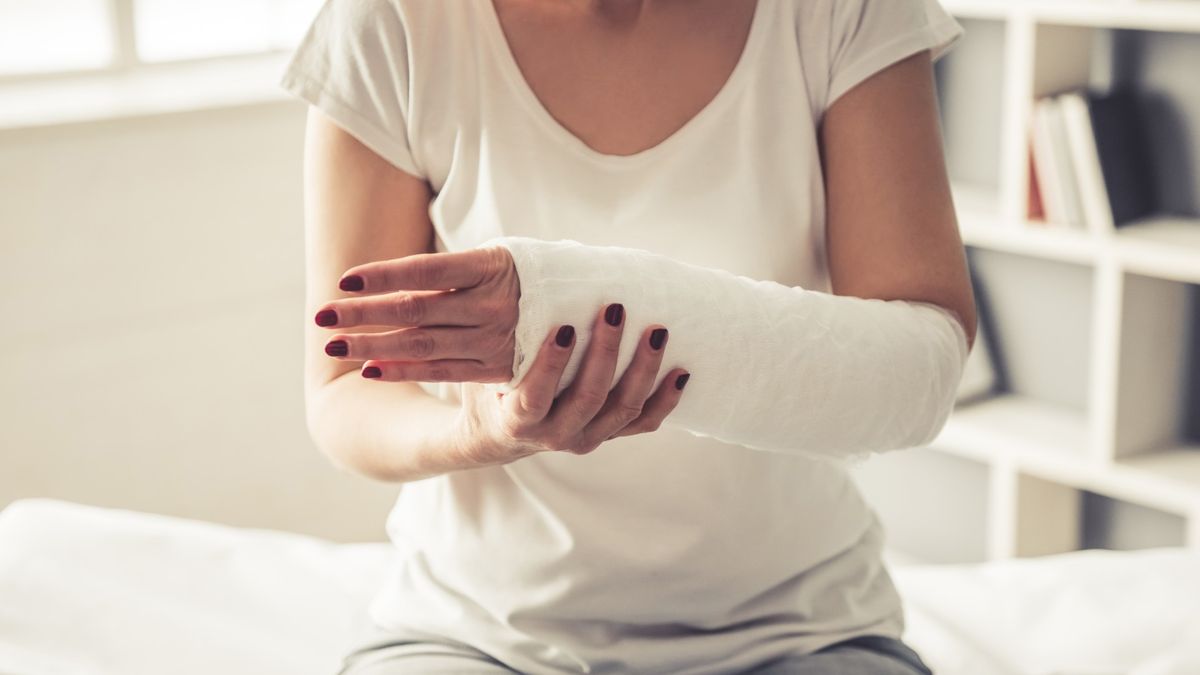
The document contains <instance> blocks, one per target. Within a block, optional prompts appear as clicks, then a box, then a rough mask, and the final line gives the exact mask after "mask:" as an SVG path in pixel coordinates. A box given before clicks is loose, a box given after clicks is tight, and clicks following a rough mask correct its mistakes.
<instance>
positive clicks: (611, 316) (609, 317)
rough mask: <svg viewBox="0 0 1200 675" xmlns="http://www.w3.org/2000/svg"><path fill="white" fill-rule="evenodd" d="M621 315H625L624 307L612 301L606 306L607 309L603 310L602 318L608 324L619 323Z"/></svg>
mask: <svg viewBox="0 0 1200 675" xmlns="http://www.w3.org/2000/svg"><path fill="white" fill-rule="evenodd" d="M623 316H625V308H624V307H623V306H621V303H619V302H614V303H613V304H611V305H609V306H608V309H606V310H604V320H605V321H607V322H608V325H610V326H618V325H620V324H621V317H623Z"/></svg>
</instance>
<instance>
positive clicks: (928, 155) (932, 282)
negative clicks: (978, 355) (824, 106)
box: [820, 51, 976, 345]
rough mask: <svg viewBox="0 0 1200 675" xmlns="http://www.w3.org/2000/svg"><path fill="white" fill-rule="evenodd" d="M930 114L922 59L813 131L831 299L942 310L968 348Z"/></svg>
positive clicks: (959, 263)
mask: <svg viewBox="0 0 1200 675" xmlns="http://www.w3.org/2000/svg"><path fill="white" fill-rule="evenodd" d="M881 111H882V112H881ZM937 114H938V113H937V102H936V95H935V91H934V82H933V68H932V64H931V63H930V58H929V52H928V51H922V52H919V53H917V54H914V55H913V56H910V57H908V58H906V59H904V60H901V61H898V62H897V63H895V64H894V65H892V66H891V67H889V68H886V69H884V70H882V71H880V72H879V73H878V74H876V75H875V76H873V77H871V78H870V79H868V80H866V81H865V82H863V83H862V84H861V85H859V86H857V87H855V88H854V89H851V90H850V91H848V92H846V93H845V94H844V95H843V96H841V97H840V98H839V99H838V100H837V101H835V102H834V103H833V105H831V106H830V107H829V110H828V111H827V112H826V114H825V118H824V120H823V121H822V124H821V128H820V141H821V162H822V166H823V168H824V172H825V194H826V204H827V206H826V209H827V212H826V213H827V215H826V219H827V225H826V242H827V247H828V256H829V273H830V277H831V280H832V283H833V292H834V294H836V295H848V296H854V297H859V298H880V299H882V300H893V299H904V300H917V301H925V302H930V303H933V304H936V305H939V306H941V307H944V308H946V309H947V310H950V311H951V312H953V313H954V314H955V316H956V317H957V318H958V320H959V322H960V323H961V324H963V327H964V328H965V330H966V333H967V342H968V344H970V345H974V342H975V326H976V312H975V299H974V295H973V294H972V292H971V282H970V277H969V275H968V273H967V263H966V257H965V255H964V253H963V244H962V240H961V238H960V237H959V233H958V222H957V219H956V217H955V214H954V204H953V201H952V199H951V196H950V181H949V179H948V178H947V176H946V162H945V158H944V157H943V153H942V141H941V133H940V130H939V128H938V116H937Z"/></svg>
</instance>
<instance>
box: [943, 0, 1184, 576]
mask: <svg viewBox="0 0 1200 675" xmlns="http://www.w3.org/2000/svg"><path fill="white" fill-rule="evenodd" d="M942 4H943V6H945V7H946V8H947V9H948V10H950V12H951V13H952V14H954V15H955V16H957V17H958V18H960V20H964V24H968V25H967V36H966V37H965V38H964V44H965V43H966V42H967V41H970V40H972V33H973V32H977V33H978V34H980V35H984V36H992V37H985V38H983V39H985V40H992V41H993V42H992V43H990V44H988V45H984V46H980V45H978V44H976V45H972V46H967V47H965V49H966V50H974V51H971V52H970V53H972V54H973V56H972V57H971V58H978V54H979V51H980V50H988V49H991V50H993V51H994V52H995V57H996V59H998V60H999V61H1000V65H999V68H998V72H999V73H1000V76H999V78H998V79H999V81H996V82H986V81H985V82H975V81H971V84H970V87H971V88H972V90H974V88H975V87H982V89H981V90H980V91H982V92H983V95H984V98H985V99H987V97H991V98H990V100H985V102H984V103H982V104H979V103H976V104H975V105H983V106H985V108H986V109H988V110H997V111H998V119H999V123H998V126H997V127H996V128H981V129H979V130H978V136H979V137H980V138H981V140H979V141H978V142H979V143H984V144H986V143H989V142H992V140H991V138H996V139H998V140H996V141H995V143H996V145H995V146H994V164H995V166H994V167H987V166H985V167H982V169H981V168H980V167H979V166H968V167H965V168H962V167H959V170H958V171H957V172H956V168H955V167H954V166H952V167H951V174H952V178H953V179H954V182H955V184H954V195H955V204H956V207H957V210H958V214H959V224H960V228H961V232H962V236H963V241H964V243H965V244H967V246H968V250H969V251H971V252H975V251H978V252H980V253H979V255H980V256H991V257H992V258H989V259H999V260H1013V261H1017V262H1015V263H1013V266H1014V267H1016V268H1019V269H1025V268H1024V267H1021V266H1022V265H1035V266H1041V267H1040V268H1036V269H1049V270H1059V269H1061V270H1064V271H1063V274H1064V275H1066V277H1068V278H1071V279H1076V280H1078V279H1079V278H1080V276H1081V275H1086V278H1087V280H1088V281H1087V282H1086V284H1080V283H1076V282H1072V283H1071V284H1068V283H1058V282H1055V283H1053V284H1051V283H1047V284H1045V291H1044V292H1045V293H1046V294H1047V295H1052V294H1054V293H1056V292H1059V290H1060V289H1066V290H1063V292H1071V293H1074V295H1073V296H1072V298H1070V299H1066V300H1064V301H1063V306H1068V307H1069V306H1071V305H1072V304H1086V306H1085V307H1082V308H1080V311H1079V312H1078V315H1077V316H1076V315H1071V317H1068V318H1064V319H1063V321H1064V322H1066V323H1064V324H1063V325H1062V326H1055V325H1046V326H1035V325H1029V326H1024V325H1022V326H1021V327H1020V329H1019V330H1022V331H1026V334H1027V335H1033V337H1031V338H1029V339H1028V340H1025V341H1024V342H1023V347H1022V348H1023V349H1025V351H1026V353H1028V352H1030V350H1033V349H1037V348H1040V347H1030V346H1029V345H1031V344H1035V343H1036V341H1037V340H1041V344H1042V345H1043V347H1044V348H1045V349H1049V350H1053V349H1061V344H1056V341H1060V340H1065V341H1071V340H1080V341H1081V344H1079V345H1078V346H1077V347H1078V354H1079V355H1080V358H1081V359H1083V360H1082V361H1080V362H1081V363H1086V366H1084V367H1081V368H1078V369H1076V368H1072V367H1071V366H1070V364H1069V361H1070V359H1064V363H1065V365H1064V366H1063V371H1062V373H1061V377H1062V378H1063V379H1064V380H1067V381H1064V382H1058V383H1055V377H1056V371H1053V363H1051V367H1050V369H1051V371H1052V372H1050V373H1047V374H1045V375H1044V380H1043V381H1044V382H1050V383H1051V384H1053V385H1054V386H1051V385H1037V386H1034V385H1027V384H1024V383H1020V385H1019V386H1017V385H1013V386H1011V387H1010V388H1006V389H1005V390H1004V392H1003V393H1000V394H997V395H996V396H993V397H991V398H988V399H986V400H983V401H978V402H974V403H964V404H961V405H960V406H959V407H958V408H956V410H955V411H954V413H953V414H952V416H951V418H950V420H949V422H948V423H947V425H946V428H945V430H944V431H943V433H942V434H941V435H940V437H939V438H938V439H937V441H936V442H935V443H934V444H933V446H932V447H933V448H934V449H935V450H936V451H937V452H939V453H946V454H949V455H952V456H954V457H956V458H960V459H967V460H971V461H973V462H977V463H979V464H981V465H982V466H984V467H986V469H987V471H986V475H987V478H986V481H985V482H986V485H985V486H983V489H985V490H986V491H987V499H986V504H987V508H986V511H987V513H986V517H985V519H986V523H984V526H985V530H986V536H985V541H986V544H985V548H986V551H985V556H986V557H987V558H992V559H998V558H1008V557H1014V556H1026V555H1039V554H1044V553H1054V552H1060V551H1068V550H1074V549H1077V548H1080V547H1081V546H1082V541H1083V533H1082V528H1083V525H1082V519H1083V513H1082V511H1081V509H1082V507H1081V503H1082V501H1083V499H1082V494H1083V492H1084V491H1086V492H1089V493H1092V494H1094V495H1101V496H1103V497H1105V498H1108V499H1112V500H1115V501H1118V502H1123V503H1128V504H1134V505H1138V506H1142V507H1147V508H1149V509H1154V510H1156V511H1159V512H1162V513H1164V514H1168V515H1171V516H1177V517H1179V518H1181V519H1182V521H1183V523H1184V534H1183V541H1181V542H1180V543H1182V544H1185V545H1187V546H1189V547H1192V548H1196V549H1200V441H1198V440H1195V439H1194V438H1191V439H1189V437H1188V434H1189V433H1192V432H1188V431H1187V430H1186V422H1187V420H1188V419H1189V417H1192V418H1194V417H1200V409H1198V408H1200V393H1198V392H1194V391H1190V389H1195V388H1198V387H1200V383H1197V382H1189V381H1187V378H1186V376H1185V375H1184V374H1183V373H1184V371H1185V370H1187V368H1186V367H1185V366H1186V365H1187V364H1189V363H1191V360H1194V359H1200V347H1197V346H1196V344H1195V343H1196V342H1200V333H1198V332H1197V329H1194V328H1193V327H1195V326H1200V321H1198V320H1197V319H1196V318H1195V317H1194V316H1193V314H1194V313H1195V312H1197V311H1200V301H1195V300H1193V299H1194V298H1200V288H1197V287H1200V217H1192V216H1200V214H1191V215H1185V216H1182V217H1181V216H1163V217H1155V218H1149V219H1146V220H1145V221H1142V222H1138V223H1133V224H1127V225H1123V226H1121V227H1119V228H1117V229H1115V230H1114V231H1109V232H1092V231H1084V230H1081V229H1069V228H1067V227H1065V226H1058V225H1047V224H1045V223H1038V222H1031V221H1029V220H1028V219H1027V218H1026V215H1025V211H1026V208H1025V205H1026V203H1027V197H1028V194H1027V190H1028V187H1027V186H1028V180H1029V176H1028V157H1027V154H1026V153H1027V148H1028V146H1027V133H1028V132H1027V123H1028V114H1029V112H1030V111H1031V109H1032V105H1033V101H1034V100H1035V99H1036V98H1037V97H1038V96H1041V95H1047V94H1052V93H1057V92H1058V91H1062V90H1065V89H1069V88H1074V87H1079V86H1085V85H1088V84H1090V83H1091V82H1090V78H1091V77H1092V76H1093V75H1094V73H1093V69H1095V67H1096V66H1095V64H1096V62H1097V60H1096V52H1095V48H1094V45H1095V44H1096V37H1097V35H1098V32H1104V33H1105V34H1108V33H1107V32H1108V31H1109V30H1110V29H1127V30H1136V31H1148V32H1152V33H1154V34H1168V35H1179V34H1185V35H1187V36H1188V39H1194V40H1196V41H1197V43H1196V44H1197V45H1200V2H1198V1H1197V0H1136V1H1134V0H943V1H942ZM972 28H978V29H979V30H977V31H973V30H972ZM997 35H1002V39H1000V38H997V37H995V36H997ZM1151 38H1153V36H1151ZM961 46H963V45H961V44H960V47H961ZM954 55H955V52H953V51H952V52H951V54H950V55H949V56H948V57H947V58H948V59H951V58H954ZM951 67H956V66H951ZM965 67H966V66H963V68H965ZM985 67H986V68H987V69H988V72H989V73H990V72H992V69H993V68H995V67H996V65H995V64H986V65H984V66H981V68H985ZM1196 71H1197V72H1200V64H1197V69H1196ZM961 72H965V71H961V70H960V73H961ZM957 77H958V79H959V80H962V78H963V76H962V75H961V74H960V75H958V76H957ZM984 79H986V78H984ZM1196 81H1197V82H1200V80H1196ZM953 84H954V83H953V82H951V83H950V86H953ZM939 85H940V86H941V85H942V83H939ZM972 97H973V98H978V97H975V96H974V94H972ZM943 114H944V115H945V117H944V119H943V122H944V125H945V128H946V130H947V133H948V137H947V142H948V143H949V142H951V141H953V140H954V139H955V138H965V137H969V136H970V134H971V132H972V130H971V129H969V128H964V125H969V124H971V123H972V122H970V121H964V120H962V119H957V120H956V119H954V118H953V115H954V114H955V110H954V109H953V108H951V109H947V110H943ZM1191 124H1192V128H1193V129H1200V119H1196V120H1191ZM989 134H990V135H991V138H989ZM973 142H974V141H973ZM981 147H982V148H983V150H984V151H983V153H982V154H984V155H986V154H988V153H989V152H991V148H990V147H988V146H986V145H983V146H981ZM976 154H980V153H970V156H972V157H973V156H974V155H976ZM1197 159H1198V160H1200V158H1197ZM971 161H973V160H971ZM1196 163H1200V161H1197V162H1196ZM990 169H994V170H990ZM1195 170H1196V171H1200V166H1198V167H1196V168H1195ZM956 174H957V175H956ZM964 174H965V176H964ZM980 176H982V177H983V178H982V179H980ZM993 176H994V180H993V179H992V177H993ZM1196 202H1197V203H1200V198H1197V199H1196ZM1028 261H1036V262H1028ZM989 264H991V263H989ZM1055 273H1057V272H1055ZM990 283H993V284H995V283H998V282H997V281H996V280H994V279H993V280H990ZM1072 284H1073V285H1072ZM1072 288H1074V289H1076V290H1074V291H1071V290H1070V289H1072ZM1079 288H1083V289H1084V290H1082V291H1080V290H1078V289H1079ZM1005 302H1008V306H1009V307H1011V306H1012V304H1013V303H1012V302H1011V300H1005ZM1002 304H1003V303H1002ZM1010 314H1011V312H1010ZM996 320H997V321H1009V322H1010V324H1011V323H1012V322H1013V321H1014V320H1013V317H1012V316H1011V315H1010V316H1006V317H998V318H996ZM1038 322H1040V321H1037V322H1035V321H1032V320H1031V321H1029V322H1028V323H1038ZM1016 323H1021V322H1020V321H1019V320H1018V321H1017V322H1016ZM1051 323H1053V322H1051ZM1005 328H1006V330H1007V331H1009V333H1008V334H1010V335H1011V334H1012V333H1011V331H1013V330H1015V329H1014V328H1013V327H1012V326H1011V325H1006V326H1005ZM1031 331H1041V335H1036V334H1033V333H1031ZM1005 332H1006V331H1005V330H1001V331H998V333H1000V334H1004V333H1005ZM1193 333H1195V334H1193ZM1002 336H1003V335H1001V337H1002ZM993 348H994V349H998V350H1000V351H1001V352H1003V351H1004V349H1005V345H1004V344H1003V340H1001V341H1000V344H998V345H997V344H993ZM1014 358H1024V357H1021V356H1014ZM1018 365H1020V364H1018ZM1191 368H1192V369H1194V368H1195V365H1192V366H1191ZM1018 370H1019V368H1018ZM1077 371H1078V372H1077ZM1018 379H1019V378H1018ZM1026 379H1027V380H1028V378H1026ZM1197 379H1200V378H1197ZM1010 384H1011V383H1010ZM1058 385H1061V387H1058V388H1057V389H1056V388H1055V387H1056V386H1058ZM1039 387H1040V389H1039ZM1189 388H1190V389H1189ZM1060 390H1061V391H1062V392H1066V393H1065V394H1063V395H1061V396H1060V395H1058V394H1056V393H1046V392H1057V391H1060ZM1189 407H1190V409H1188V408H1189ZM1194 428H1195V427H1194V426H1193V429H1194ZM1192 435H1193V436H1194V433H1192Z"/></svg>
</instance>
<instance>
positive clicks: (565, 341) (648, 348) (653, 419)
mask: <svg viewBox="0 0 1200 675" xmlns="http://www.w3.org/2000/svg"><path fill="white" fill-rule="evenodd" d="M624 314H625V312H624V308H623V307H622V306H621V305H619V304H611V305H608V306H607V307H605V308H604V309H603V311H601V312H600V313H599V315H598V316H597V317H596V324H595V328H594V329H593V331H592V338H591V341H590V343H589V344H588V345H587V353H586V354H585V355H584V358H583V361H582V363H581V364H580V367H579V371H578V373H576V375H575V379H574V380H572V382H571V384H570V385H569V386H568V387H567V388H566V389H564V390H563V391H562V393H561V394H559V395H558V397H557V398H555V396H554V393H555V391H556V390H557V388H558V381H559V378H560V377H561V376H562V373H563V371H564V369H565V368H566V365H567V361H568V359H569V358H570V356H571V353H572V351H573V350H574V347H575V330H574V328H573V327H571V326H561V327H558V328H557V329H556V330H554V331H551V332H550V334H549V335H547V336H546V339H545V340H544V341H543V342H542V346H541V349H540V350H539V351H538V354H537V356H536V357H535V359H534V362H533V365H532V366H531V367H530V369H529V371H528V372H527V373H526V374H525V376H524V377H523V378H522V379H521V382H520V383H519V384H518V385H517V386H516V388H515V389H513V390H512V391H510V392H507V393H503V394H501V393H497V392H495V391H493V390H491V389H488V388H487V387H486V386H485V385H483V384H481V383H476V382H464V383H463V384H462V395H463V402H462V409H461V412H460V415H459V419H458V424H457V425H456V427H455V429H454V431H453V433H454V434H455V442H454V444H453V445H454V447H456V448H458V449H459V450H460V451H461V452H462V453H464V455H465V456H466V459H467V461H468V462H469V463H471V464H473V465H480V466H486V465H494V464H507V463H509V462H512V461H514V460H517V459H521V458H523V457H527V456H529V455H533V454H536V453H539V452H548V451H549V452H570V453H573V454H576V455H586V454H588V453H590V452H591V451H593V450H595V449H596V448H597V447H599V446H600V444H602V443H603V442H604V441H606V440H609V439H611V438H616V437H618V436H631V435H633V434H640V433H645V432H649V431H655V430H656V429H658V427H659V425H660V424H662V422H663V420H664V419H665V418H666V416H667V415H668V414H669V413H670V412H671V411H672V410H674V409H675V406H676V405H677V404H678V403H679V399H680V397H681V396H682V395H683V385H684V384H685V383H686V382H687V380H688V377H689V376H690V375H689V373H688V372H687V371H686V370H684V369H681V368H676V369H674V370H672V371H671V372H669V373H668V374H667V376H666V377H665V378H663V380H662V383H661V384H660V385H659V387H658V389H657V390H655V391H651V388H652V387H653V386H654V380H655V379H656V377H657V375H658V369H659V367H660V366H661V364H662V359H663V353H664V352H665V351H666V342H667V329H666V328H665V327H663V326H655V325H651V326H648V327H647V328H646V330H645V332H644V333H643V334H642V338H641V340H639V341H638V347H637V351H636V352H635V353H634V356H633V359H632V360H631V361H630V363H629V367H628V368H627V369H626V370H625V372H624V373H623V374H622V376H621V380H620V382H618V383H617V385H616V386H615V387H613V388H612V390H611V391H610V390H609V386H610V384H611V383H612V379H613V375H614V373H615V370H616V362H617V352H618V348H619V346H620V341H621V334H622V332H623V330H624V326H625V321H624Z"/></svg>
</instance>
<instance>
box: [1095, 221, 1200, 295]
mask: <svg viewBox="0 0 1200 675" xmlns="http://www.w3.org/2000/svg"><path fill="white" fill-rule="evenodd" d="M1114 248H1115V249H1116V250H1115V255H1116V258H1117V261H1118V262H1119V263H1120V265H1121V266H1122V268H1123V269H1125V270H1128V271H1130V272H1138V273H1140V274H1145V275H1148V276H1154V277H1160V278H1163V279H1174V280H1176V281H1186V282H1191V283H1200V219H1194V218H1179V217H1174V216H1161V217H1158V218H1153V219H1146V220H1142V221H1139V222H1137V223H1131V224H1129V225H1125V226H1123V227H1121V228H1120V229H1118V230H1117V233H1116V235H1115V237H1114Z"/></svg>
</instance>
